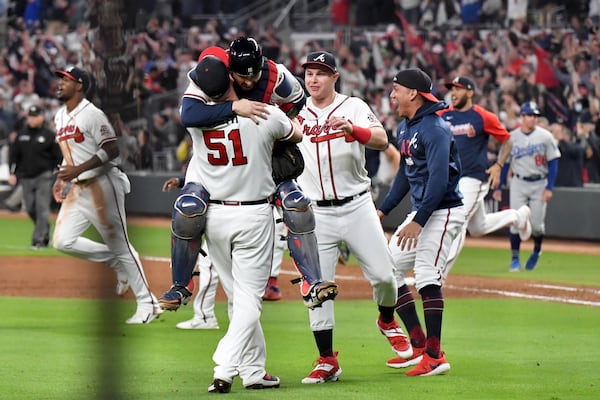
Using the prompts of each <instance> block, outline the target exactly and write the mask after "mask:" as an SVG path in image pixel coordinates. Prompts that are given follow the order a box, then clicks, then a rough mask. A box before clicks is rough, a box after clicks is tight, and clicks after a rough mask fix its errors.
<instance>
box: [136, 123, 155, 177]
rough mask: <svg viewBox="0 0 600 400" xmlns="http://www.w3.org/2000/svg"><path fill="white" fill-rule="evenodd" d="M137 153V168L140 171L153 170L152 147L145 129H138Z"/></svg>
mask: <svg viewBox="0 0 600 400" xmlns="http://www.w3.org/2000/svg"><path fill="white" fill-rule="evenodd" d="M136 138H137V144H138V147H137V151H136V152H135V154H134V159H135V167H136V169H138V170H152V169H153V159H152V153H153V151H152V146H151V144H150V141H149V136H148V132H146V131H145V130H144V129H138V131H137V134H136Z"/></svg>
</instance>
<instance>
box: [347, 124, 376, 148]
mask: <svg viewBox="0 0 600 400" xmlns="http://www.w3.org/2000/svg"><path fill="white" fill-rule="evenodd" d="M350 135H352V137H353V138H354V139H356V140H358V142H359V143H361V144H367V142H368V141H369V139H371V130H370V129H369V128H362V127H360V126H356V125H352V132H351V133H350Z"/></svg>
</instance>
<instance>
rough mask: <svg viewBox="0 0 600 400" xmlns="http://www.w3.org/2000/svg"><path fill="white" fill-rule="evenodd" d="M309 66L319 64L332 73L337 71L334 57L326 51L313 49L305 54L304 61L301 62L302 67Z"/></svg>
mask: <svg viewBox="0 0 600 400" xmlns="http://www.w3.org/2000/svg"><path fill="white" fill-rule="evenodd" d="M309 66H320V67H325V69H328V70H330V71H331V72H333V73H334V74H335V73H336V72H338V71H337V65H336V63H335V57H334V56H333V54H331V53H328V52H326V51H313V52H312V53H309V54H308V56H306V61H305V62H304V64H302V67H303V68H304V69H306V67H309Z"/></svg>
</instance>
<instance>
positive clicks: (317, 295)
mask: <svg viewBox="0 0 600 400" xmlns="http://www.w3.org/2000/svg"><path fill="white" fill-rule="evenodd" d="M337 294H338V285H337V283H334V282H317V283H314V284H312V286H311V287H310V289H309V290H308V293H307V294H306V295H303V296H302V300H304V305H305V306H306V307H308V308H310V309H313V308H315V307H321V306H322V304H323V303H324V302H325V301H327V300H333V299H335V297H336V296H337Z"/></svg>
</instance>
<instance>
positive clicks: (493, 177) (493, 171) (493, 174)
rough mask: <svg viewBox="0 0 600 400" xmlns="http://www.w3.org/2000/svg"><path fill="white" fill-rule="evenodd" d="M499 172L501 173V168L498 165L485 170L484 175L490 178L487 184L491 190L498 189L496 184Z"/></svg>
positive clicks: (498, 181)
mask: <svg viewBox="0 0 600 400" xmlns="http://www.w3.org/2000/svg"><path fill="white" fill-rule="evenodd" d="M501 172H502V168H501V167H500V165H498V164H494V165H492V166H491V167H489V168H488V169H486V170H485V173H486V174H488V175H489V176H490V177H489V178H488V183H489V184H490V188H491V189H496V187H498V184H500V173H501Z"/></svg>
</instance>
